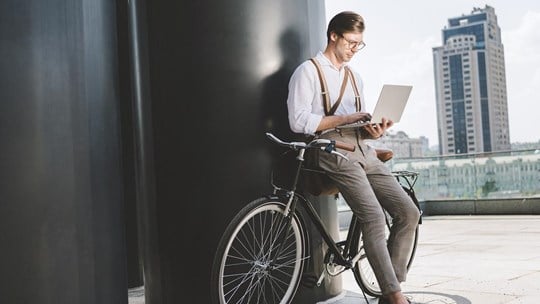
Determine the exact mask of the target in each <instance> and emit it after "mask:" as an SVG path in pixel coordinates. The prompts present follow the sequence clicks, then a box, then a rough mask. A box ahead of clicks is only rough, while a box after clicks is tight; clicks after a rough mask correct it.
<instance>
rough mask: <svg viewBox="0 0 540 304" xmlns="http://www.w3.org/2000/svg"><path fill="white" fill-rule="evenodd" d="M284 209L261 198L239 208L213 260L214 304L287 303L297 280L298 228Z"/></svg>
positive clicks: (301, 245)
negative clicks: (286, 215)
mask: <svg viewBox="0 0 540 304" xmlns="http://www.w3.org/2000/svg"><path fill="white" fill-rule="evenodd" d="M284 208H285V204H283V203H282V202H280V201H279V200H278V199H275V198H266V197H265V198H260V199H258V200H255V201H253V202H251V203H250V204H248V205H247V206H246V207H244V208H243V209H242V210H241V211H240V212H239V213H238V214H237V215H236V216H235V217H234V219H233V220H232V221H231V223H230V224H229V226H228V227H227V229H226V230H225V232H224V234H223V236H222V238H221V241H220V243H219V245H218V249H217V252H216V255H215V258H214V263H213V269H212V289H213V290H212V294H213V295H212V296H213V299H214V301H215V302H216V303H219V304H229V303H238V304H242V303H245V304H248V303H280V304H286V303H290V301H291V300H292V298H293V297H294V294H295V293H296V289H297V288H298V284H299V282H300V277H301V275H302V270H303V265H304V254H305V246H306V243H305V242H306V239H305V234H304V226H303V222H302V221H301V219H300V218H299V215H297V214H295V213H292V216H291V218H290V220H288V219H287V218H285V217H284Z"/></svg>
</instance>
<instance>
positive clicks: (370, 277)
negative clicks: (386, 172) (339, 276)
mask: <svg viewBox="0 0 540 304" xmlns="http://www.w3.org/2000/svg"><path fill="white" fill-rule="evenodd" d="M385 214H386V218H387V221H386V232H385V234H386V240H388V236H389V235H390V226H391V217H390V215H389V214H388V212H387V211H386V210H385ZM418 233H419V225H417V226H416V229H415V232H414V240H413V246H412V248H411V252H410V254H409V261H408V262H407V270H409V269H410V267H411V265H412V262H413V260H414V256H415V254H416V247H417V245H418ZM357 234H358V245H357V247H356V248H360V249H359V250H358V251H359V252H360V254H361V255H360V259H359V260H358V262H357V263H356V264H355V265H354V267H353V273H354V278H355V280H356V283H357V284H358V286H360V289H362V291H363V292H365V293H366V294H368V295H370V296H372V297H380V296H382V291H381V288H380V286H379V283H378V282H377V279H376V277H375V272H374V271H373V269H372V268H371V265H370V264H369V261H368V259H367V256H366V252H365V251H364V249H363V245H362V244H363V242H362V233H361V232H360V228H359V227H358V229H357Z"/></svg>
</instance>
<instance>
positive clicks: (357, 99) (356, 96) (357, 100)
mask: <svg viewBox="0 0 540 304" xmlns="http://www.w3.org/2000/svg"><path fill="white" fill-rule="evenodd" d="M345 69H347V71H348V72H349V74H350V75H351V82H352V87H353V90H354V102H355V104H356V111H357V112H360V109H361V108H362V104H361V103H360V93H359V92H360V91H359V90H358V85H357V84H356V79H355V78H354V73H353V72H352V71H351V69H349V67H348V66H345Z"/></svg>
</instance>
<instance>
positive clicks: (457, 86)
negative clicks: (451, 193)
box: [433, 6, 510, 155]
mask: <svg viewBox="0 0 540 304" xmlns="http://www.w3.org/2000/svg"><path fill="white" fill-rule="evenodd" d="M442 37H443V45H442V46H440V47H435V48H433V63H434V70H435V91H436V102H437V121H438V129H439V130H438V134H439V145H440V148H439V150H440V152H441V154H443V155H446V154H467V153H477V152H490V151H504V150H509V149H510V136H509V133H510V131H509V127H508V110H507V109H508V105H507V99H506V83H505V81H506V80H505V79H506V77H505V76H504V75H505V67H504V55H503V54H504V50H503V45H502V42H501V36H500V29H499V27H498V25H497V18H496V15H495V10H494V9H493V8H492V7H490V6H486V7H485V8H483V9H480V8H475V9H473V11H472V12H471V14H470V15H464V16H460V17H455V18H450V19H448V26H447V27H445V28H444V29H443V30H442ZM490 73H491V74H490Z"/></svg>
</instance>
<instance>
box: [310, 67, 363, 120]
mask: <svg viewBox="0 0 540 304" xmlns="http://www.w3.org/2000/svg"><path fill="white" fill-rule="evenodd" d="M309 60H310V61H311V62H312V63H313V64H314V65H315V68H316V69H317V74H318V75H319V81H320V83H321V97H322V101H323V107H324V114H325V115H326V116H330V115H334V113H335V112H336V110H337V108H338V106H339V104H340V103H341V98H342V97H343V93H344V92H345V88H346V87H347V82H348V80H349V78H351V82H352V87H353V90H354V95H355V103H356V111H360V94H359V93H358V87H357V85H356V79H354V75H353V73H352V71H351V70H350V69H349V68H348V67H347V66H345V77H343V83H342V84H341V89H340V92H339V97H338V99H337V100H336V102H335V103H334V105H333V106H332V107H330V95H329V93H328V85H327V84H326V78H324V73H323V71H322V68H321V65H320V64H319V62H318V61H317V60H316V59H315V58H310V59H309Z"/></svg>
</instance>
